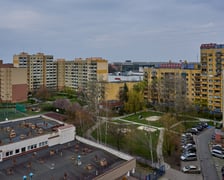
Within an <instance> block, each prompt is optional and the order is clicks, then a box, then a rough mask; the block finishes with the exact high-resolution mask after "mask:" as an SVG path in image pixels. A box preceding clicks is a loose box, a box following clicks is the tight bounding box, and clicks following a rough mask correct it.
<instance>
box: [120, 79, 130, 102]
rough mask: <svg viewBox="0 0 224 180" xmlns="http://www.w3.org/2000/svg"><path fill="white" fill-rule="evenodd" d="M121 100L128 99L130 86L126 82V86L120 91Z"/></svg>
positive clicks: (125, 100)
mask: <svg viewBox="0 0 224 180" xmlns="http://www.w3.org/2000/svg"><path fill="white" fill-rule="evenodd" d="M119 95H120V101H121V102H123V103H125V102H127V101H128V86H127V84H126V83H124V87H123V89H122V90H121V92H120V94H119Z"/></svg>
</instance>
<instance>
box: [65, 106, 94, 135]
mask: <svg viewBox="0 0 224 180" xmlns="http://www.w3.org/2000/svg"><path fill="white" fill-rule="evenodd" d="M66 114H67V116H68V118H67V120H68V121H69V122H70V123H72V124H74V125H75V126H76V127H77V130H78V133H79V134H80V135H83V133H84V132H85V130H86V129H87V128H89V127H90V126H91V125H92V123H93V119H92V117H91V115H90V113H89V112H88V109H86V108H85V107H82V106H80V104H79V103H73V104H72V105H71V106H69V108H68V109H67V110H66Z"/></svg>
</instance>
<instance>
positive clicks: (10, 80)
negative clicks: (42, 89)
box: [0, 61, 28, 103]
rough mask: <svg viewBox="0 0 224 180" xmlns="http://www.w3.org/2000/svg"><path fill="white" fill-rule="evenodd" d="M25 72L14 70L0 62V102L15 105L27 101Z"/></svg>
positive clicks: (24, 70) (19, 69)
mask: <svg viewBox="0 0 224 180" xmlns="http://www.w3.org/2000/svg"><path fill="white" fill-rule="evenodd" d="M27 94H28V89H27V70H26V68H14V67H13V64H3V63H2V61H0V101H1V102H10V103H17V102H23V101H27Z"/></svg>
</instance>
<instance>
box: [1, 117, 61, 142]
mask: <svg viewBox="0 0 224 180" xmlns="http://www.w3.org/2000/svg"><path fill="white" fill-rule="evenodd" d="M46 115H47V114H46ZM62 125H63V123H61V124H60V123H59V122H57V121H54V120H51V119H47V118H44V117H43V116H36V117H31V118H26V119H24V120H9V121H4V122H2V123H0V140H1V145H5V144H8V143H15V142H18V141H21V140H24V139H28V138H32V137H36V136H40V135H43V134H46V133H51V132H53V131H55V127H59V126H62Z"/></svg>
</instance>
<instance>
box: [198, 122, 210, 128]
mask: <svg viewBox="0 0 224 180" xmlns="http://www.w3.org/2000/svg"><path fill="white" fill-rule="evenodd" d="M198 125H200V126H202V127H203V128H207V127H208V123H207V122H199V123H198Z"/></svg>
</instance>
